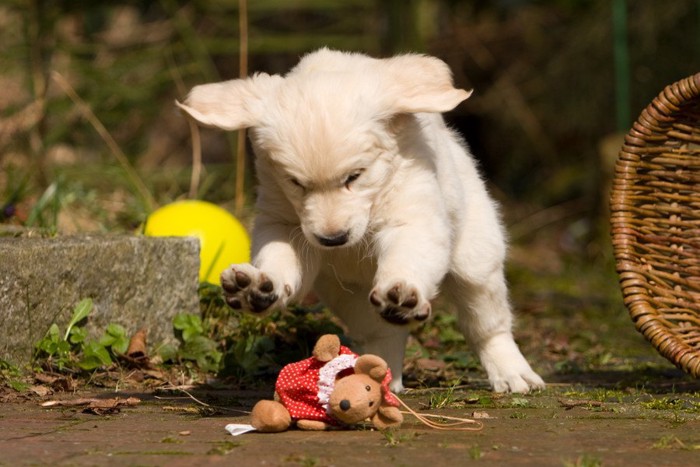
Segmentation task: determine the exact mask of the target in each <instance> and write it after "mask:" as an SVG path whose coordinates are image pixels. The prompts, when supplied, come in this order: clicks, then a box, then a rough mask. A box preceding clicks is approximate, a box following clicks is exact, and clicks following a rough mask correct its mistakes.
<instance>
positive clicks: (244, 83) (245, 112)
mask: <svg viewBox="0 0 700 467" xmlns="http://www.w3.org/2000/svg"><path fill="white" fill-rule="evenodd" d="M282 80H283V78H282V77H281V76H278V75H268V74H265V73H260V74H257V75H255V76H252V77H250V78H247V79H233V80H230V81H222V82H220V83H210V84H202V85H199V86H195V87H194V88H192V91H190V93H189V95H188V96H187V99H185V102H184V103H180V102H177V101H176V102H175V103H176V105H177V106H178V107H180V109H182V110H183V111H184V112H185V113H187V114H188V115H189V116H190V117H192V118H194V119H195V120H197V121H198V122H199V123H201V124H202V125H206V126H213V127H217V128H220V129H222V130H239V129H241V128H248V127H252V126H256V125H257V124H258V123H259V122H260V117H261V116H262V112H263V105H262V98H263V97H264V96H265V95H266V94H268V93H269V92H271V91H272V90H273V89H274V88H275V87H276V86H277V85H278V84H279V83H280V82H281V81H282Z"/></svg>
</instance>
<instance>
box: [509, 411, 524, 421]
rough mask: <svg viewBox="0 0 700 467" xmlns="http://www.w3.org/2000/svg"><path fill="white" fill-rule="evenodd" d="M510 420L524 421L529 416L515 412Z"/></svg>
mask: <svg viewBox="0 0 700 467" xmlns="http://www.w3.org/2000/svg"><path fill="white" fill-rule="evenodd" d="M508 418H515V419H523V418H527V414H526V413H525V412H513V413H512V414H510V416H509V417H508Z"/></svg>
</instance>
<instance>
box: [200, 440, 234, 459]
mask: <svg viewBox="0 0 700 467" xmlns="http://www.w3.org/2000/svg"><path fill="white" fill-rule="evenodd" d="M240 445H241V443H239V442H236V441H221V442H218V443H216V446H214V447H213V448H211V449H210V450H209V451H208V452H207V454H209V455H214V456H225V455H226V454H229V453H230V452H231V451H233V450H234V449H236V448H237V447H239V446H240Z"/></svg>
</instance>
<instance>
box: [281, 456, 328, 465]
mask: <svg viewBox="0 0 700 467" xmlns="http://www.w3.org/2000/svg"><path fill="white" fill-rule="evenodd" d="M284 461H285V463H295V464H298V465H300V466H302V467H315V466H317V465H320V462H321V461H320V459H317V458H316V457H310V456H307V455H306V454H291V455H289V456H287V457H286V458H285V459H284Z"/></svg>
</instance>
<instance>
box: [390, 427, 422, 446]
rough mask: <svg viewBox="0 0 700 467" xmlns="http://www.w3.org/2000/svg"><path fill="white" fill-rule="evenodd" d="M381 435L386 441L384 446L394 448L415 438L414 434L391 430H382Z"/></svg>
mask: <svg viewBox="0 0 700 467" xmlns="http://www.w3.org/2000/svg"><path fill="white" fill-rule="evenodd" d="M382 435H384V439H386V446H388V447H396V446H399V445H400V444H402V443H405V442H406V441H410V440H412V439H413V438H415V437H416V433H415V432H411V431H408V432H407V431H405V430H393V429H391V428H389V429H386V430H382Z"/></svg>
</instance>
